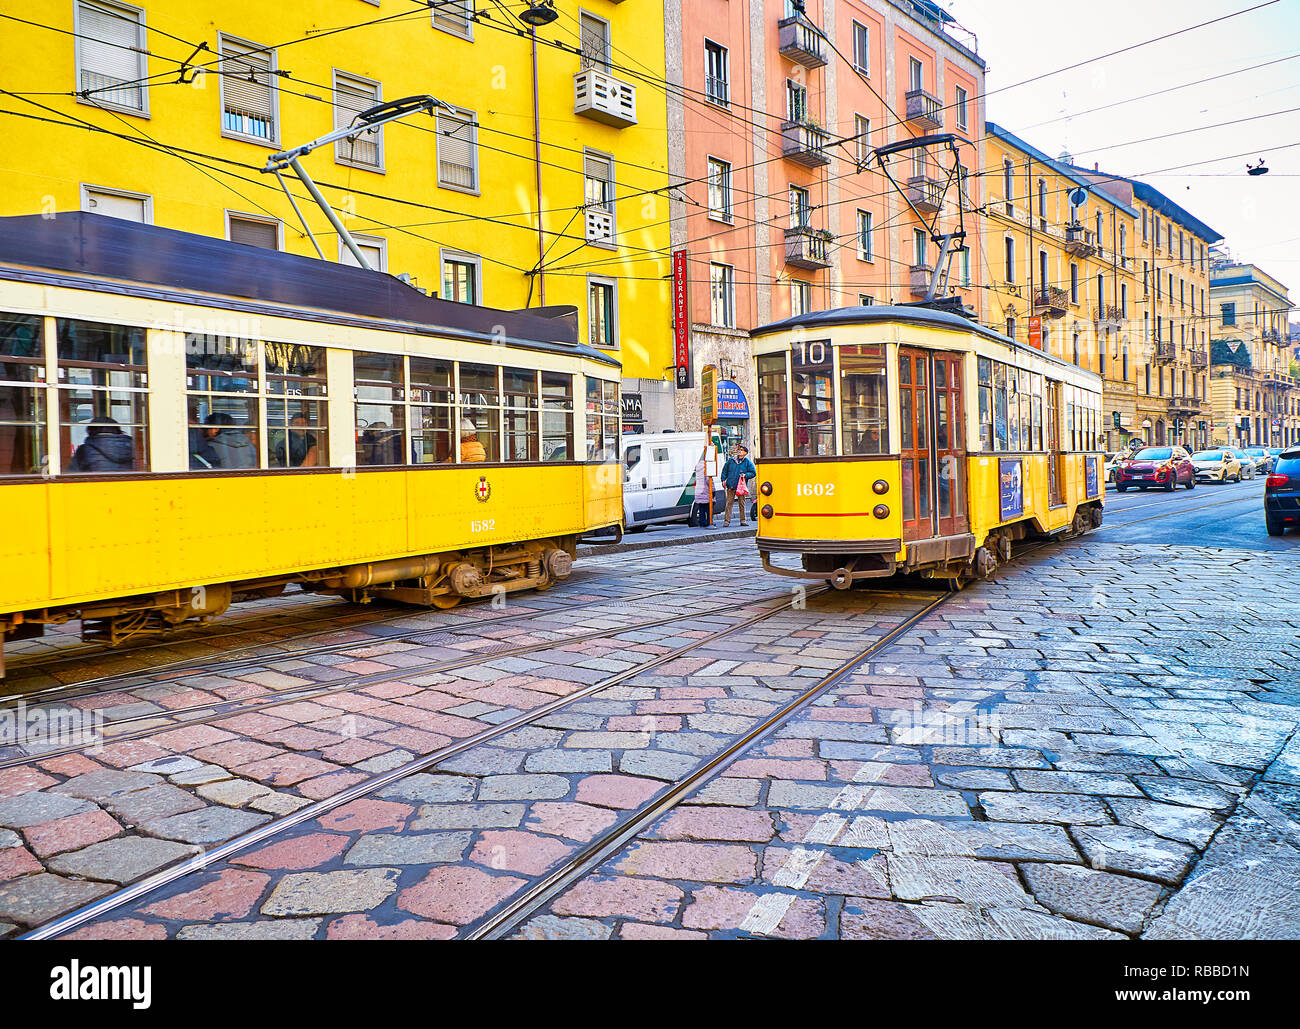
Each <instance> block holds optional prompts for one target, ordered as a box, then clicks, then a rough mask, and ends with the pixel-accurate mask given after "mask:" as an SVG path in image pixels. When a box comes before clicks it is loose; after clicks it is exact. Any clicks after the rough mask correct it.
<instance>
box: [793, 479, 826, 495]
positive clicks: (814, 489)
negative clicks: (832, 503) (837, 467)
mask: <svg viewBox="0 0 1300 1029" xmlns="http://www.w3.org/2000/svg"><path fill="white" fill-rule="evenodd" d="M794 495H795V496H796V497H833V496H835V483H833V482H797V483H795V487H794Z"/></svg>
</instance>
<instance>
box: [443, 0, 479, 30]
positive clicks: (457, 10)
mask: <svg viewBox="0 0 1300 1029" xmlns="http://www.w3.org/2000/svg"><path fill="white" fill-rule="evenodd" d="M473 15H474V5H473V3H472V2H471V0H443V2H442V3H438V4H435V5H434V8H433V27H434V28H435V29H441V30H442V31H443V32H450V33H451V34H452V35H453V36H460V37H461V38H462V39H473V38H474V18H473Z"/></svg>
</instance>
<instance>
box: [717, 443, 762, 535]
mask: <svg viewBox="0 0 1300 1029" xmlns="http://www.w3.org/2000/svg"><path fill="white" fill-rule="evenodd" d="M757 474H758V469H757V468H755V467H754V462H753V461H751V460H750V459H749V448H748V447H746V446H744V445H743V444H742V445H740V446H738V447H736V449H735V450H733V451H732V452H731V456H730V457H728V458H727V463H726V464H724V465H723V466H722V485H723V486H724V487H726V490H727V509H726V513H725V514H724V515H723V516H722V526H723V528H726V527H727V526H728V525H730V524H731V505H732V503H733V502H735V501H739V503H738V504H737V505H736V506H737V507H739V508H740V524H741V525H744V524H746V523H745V507H746V505H747V504H748V503H749V480H750V479H751V478H753V477H754V476H756V475H757ZM742 482H743V483H744V484H745V485H744V486H743V487H742V486H741V485H740V484H741V483H742Z"/></svg>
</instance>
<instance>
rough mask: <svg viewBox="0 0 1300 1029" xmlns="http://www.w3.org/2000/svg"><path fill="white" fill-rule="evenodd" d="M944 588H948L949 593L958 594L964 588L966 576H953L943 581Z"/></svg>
mask: <svg viewBox="0 0 1300 1029" xmlns="http://www.w3.org/2000/svg"><path fill="white" fill-rule="evenodd" d="M943 584H944V586H946V587H947V588H948V592H949V593H960V592H961V591H962V590H964V589H965V588H966V576H965V575H954V576H951V577H950V578H947V579H944V580H943Z"/></svg>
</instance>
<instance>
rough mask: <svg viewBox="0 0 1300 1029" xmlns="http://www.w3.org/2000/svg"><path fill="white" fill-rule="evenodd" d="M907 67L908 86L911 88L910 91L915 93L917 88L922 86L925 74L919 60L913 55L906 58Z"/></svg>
mask: <svg viewBox="0 0 1300 1029" xmlns="http://www.w3.org/2000/svg"><path fill="white" fill-rule="evenodd" d="M907 67H908V71H907V81H908V87H909V88H910V89H911V90H912V92H914V93H915V92H916V91H917V90H919V89H923V88H924V86H923V82H924V76H925V69H924V68H923V67H922V66H921V62H920V61H918V60H917V59H916V58H915V57H909V58H908V66H907Z"/></svg>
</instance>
